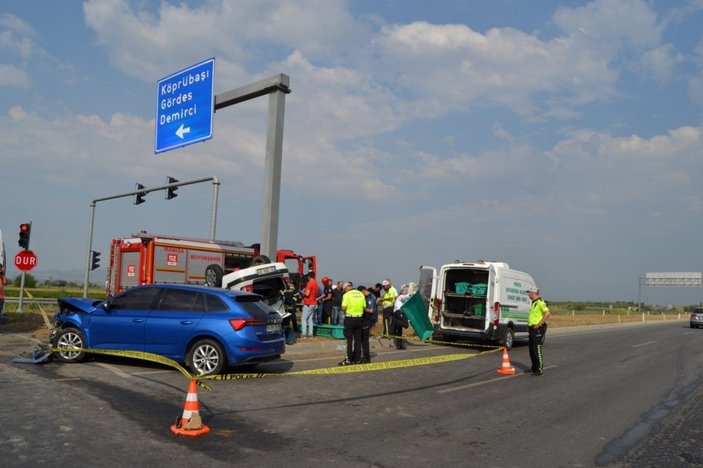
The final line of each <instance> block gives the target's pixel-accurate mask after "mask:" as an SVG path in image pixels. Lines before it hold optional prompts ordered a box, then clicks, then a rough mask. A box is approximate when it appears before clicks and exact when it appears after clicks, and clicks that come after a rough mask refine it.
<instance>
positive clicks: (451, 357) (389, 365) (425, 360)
mask: <svg viewBox="0 0 703 468" xmlns="http://www.w3.org/2000/svg"><path fill="white" fill-rule="evenodd" d="M51 351H52V352H61V351H64V352H66V351H70V352H74V353H76V352H83V353H93V354H102V355H106V356H117V357H127V358H133V359H141V360H144V361H150V362H155V363H158V364H163V365H166V366H170V367H173V368H174V369H176V370H178V371H179V372H180V373H181V374H183V375H184V376H185V377H186V378H187V379H189V380H196V381H197V382H198V385H199V386H200V387H202V388H204V389H206V390H212V388H210V387H209V386H207V385H206V384H205V383H204V382H202V381H203V380H248V379H262V378H265V377H286V376H294V375H338V374H351V373H356V372H368V371H379V370H388V369H401V368H404V367H414V366H424V365H428V364H437V363H440V362H451V361H459V360H462V359H469V358H472V357H476V356H480V355H482V354H486V353H491V352H494V351H496V350H491V351H485V352H482V353H478V354H445V355H442V356H432V357H421V358H413V359H401V360H399V361H382V362H373V363H368V364H354V365H349V366H336V367H324V368H320V369H310V370H302V371H293V372H286V373H285V374H265V373H246V374H217V375H195V374H191V373H190V372H188V371H187V370H186V369H185V368H184V367H183V366H181V365H180V364H179V363H177V362H176V361H174V360H172V359H169V358H166V357H163V356H160V355H158V354H153V353H146V352H142V351H122V350H112V349H81V348H52V349H51Z"/></svg>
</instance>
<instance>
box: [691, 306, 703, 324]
mask: <svg viewBox="0 0 703 468" xmlns="http://www.w3.org/2000/svg"><path fill="white" fill-rule="evenodd" d="M700 326H703V307H696V308H695V309H693V312H691V328H698V327H700Z"/></svg>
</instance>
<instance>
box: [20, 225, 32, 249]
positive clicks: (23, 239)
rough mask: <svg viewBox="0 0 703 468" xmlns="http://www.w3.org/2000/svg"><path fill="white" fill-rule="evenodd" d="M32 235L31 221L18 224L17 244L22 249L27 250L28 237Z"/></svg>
mask: <svg viewBox="0 0 703 468" xmlns="http://www.w3.org/2000/svg"><path fill="white" fill-rule="evenodd" d="M31 235H32V223H22V224H20V232H19V239H18V240H17V244H18V245H19V246H20V247H22V248H23V249H24V250H29V238H30V236H31Z"/></svg>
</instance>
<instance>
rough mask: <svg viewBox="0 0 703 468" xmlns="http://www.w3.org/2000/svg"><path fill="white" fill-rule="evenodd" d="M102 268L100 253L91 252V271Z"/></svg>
mask: <svg viewBox="0 0 703 468" xmlns="http://www.w3.org/2000/svg"><path fill="white" fill-rule="evenodd" d="M99 267H100V252H96V251H95V250H91V251H90V269H91V270H95V269H96V268H99Z"/></svg>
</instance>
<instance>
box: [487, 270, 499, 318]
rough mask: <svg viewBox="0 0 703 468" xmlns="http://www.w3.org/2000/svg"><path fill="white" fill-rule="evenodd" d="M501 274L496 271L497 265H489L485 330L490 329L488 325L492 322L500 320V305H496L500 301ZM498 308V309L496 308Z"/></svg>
mask: <svg viewBox="0 0 703 468" xmlns="http://www.w3.org/2000/svg"><path fill="white" fill-rule="evenodd" d="M498 282H500V275H499V274H498V272H497V271H496V267H495V265H490V266H489V267H488V286H487V288H486V324H485V328H484V331H488V327H489V325H490V324H491V322H494V324H496V325H497V323H498V321H500V305H498V306H496V303H497V302H500V285H499V284H497V283H498ZM496 309H498V310H496Z"/></svg>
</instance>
